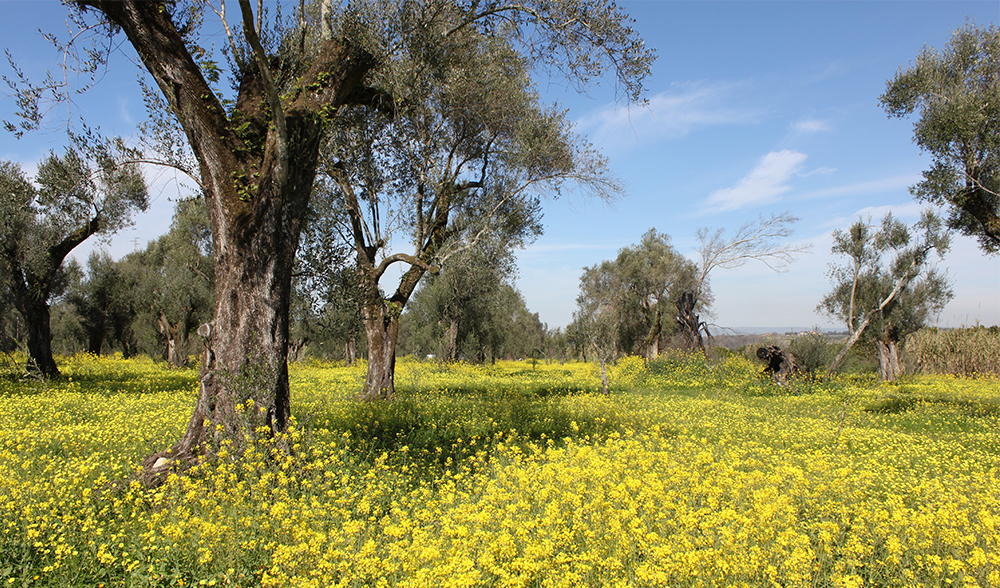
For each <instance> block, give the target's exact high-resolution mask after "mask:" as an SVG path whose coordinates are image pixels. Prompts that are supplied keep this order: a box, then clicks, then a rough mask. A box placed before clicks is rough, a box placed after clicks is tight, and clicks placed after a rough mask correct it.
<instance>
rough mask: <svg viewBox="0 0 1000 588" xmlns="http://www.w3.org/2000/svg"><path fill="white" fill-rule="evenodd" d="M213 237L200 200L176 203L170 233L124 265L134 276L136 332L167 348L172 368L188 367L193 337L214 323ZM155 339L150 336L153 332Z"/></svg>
mask: <svg viewBox="0 0 1000 588" xmlns="http://www.w3.org/2000/svg"><path fill="white" fill-rule="evenodd" d="M211 254H212V234H211V231H209V229H208V224H207V222H206V219H205V205H204V201H202V200H201V199H186V200H181V201H179V202H178V203H177V206H176V209H175V212H174V218H173V222H172V223H171V226H170V230H169V231H167V233H165V234H164V235H161V236H160V237H159V238H157V239H156V240H154V241H151V242H150V243H149V244H148V245H147V246H146V249H145V250H143V251H136V252H133V253H130V254H129V255H126V256H125V257H124V258H122V259H121V261H120V262H119V264H120V265H121V266H122V267H123V272H124V273H126V274H128V275H129V276H131V277H132V280H133V283H134V284H135V285H134V288H135V290H134V294H133V297H134V306H135V316H134V318H133V320H134V322H135V323H136V324H135V327H134V328H135V329H136V330H140V329H143V330H146V331H147V336H146V337H145V339H147V340H148V339H150V338H152V339H155V340H157V341H158V342H159V343H161V344H162V347H161V353H160V354H158V355H162V356H163V357H164V358H165V359H166V360H167V363H168V364H169V365H170V366H171V367H185V366H187V365H188V361H189V360H188V357H189V356H190V354H191V353H192V352H194V351H196V348H194V347H193V346H192V345H191V344H190V343H189V337H190V336H191V335H193V334H194V331H195V330H196V329H197V328H198V326H199V325H201V324H204V323H205V322H207V321H208V320H210V319H211V311H212V302H213V300H212V295H213V289H214V282H215V278H214V275H215V268H214V264H213V261H212V255H211ZM151 329H152V330H154V331H155V334H153V336H152V337H150V336H149V334H148V331H149V330H151Z"/></svg>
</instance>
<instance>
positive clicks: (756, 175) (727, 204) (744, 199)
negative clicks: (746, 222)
mask: <svg viewBox="0 0 1000 588" xmlns="http://www.w3.org/2000/svg"><path fill="white" fill-rule="evenodd" d="M806 157H807V155H806V154H805V153H800V152H798V151H790V150H788V149H785V150H782V151H772V152H771V153H768V154H767V155H765V156H764V157H762V158H760V160H759V161H757V165H755V166H754V168H753V169H752V170H751V171H750V173H749V174H747V175H746V176H744V177H743V179H742V180H740V181H739V182H737V183H736V185H735V186H733V187H731V188H723V189H721V190H716V191H715V192H713V193H712V195H711V196H709V197H708V200H706V201H705V205H704V207H703V208H704V209H706V210H711V211H716V212H721V211H725V210H736V209H739V208H743V207H745V206H756V205H761V204H769V203H771V202H776V201H777V200H778V197H779V196H780V195H781V194H784V193H785V192H787V191H789V190H791V189H792V187H791V186H789V185H788V184H787V182H788V180H789V179H791V178H792V177H793V176H795V175H796V174H798V173H799V171H800V170H801V169H802V162H804V161H805V160H806Z"/></svg>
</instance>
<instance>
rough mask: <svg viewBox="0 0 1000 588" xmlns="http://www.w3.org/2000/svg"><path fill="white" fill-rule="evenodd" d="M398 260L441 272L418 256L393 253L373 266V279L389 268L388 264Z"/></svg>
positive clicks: (434, 272)
mask: <svg viewBox="0 0 1000 588" xmlns="http://www.w3.org/2000/svg"><path fill="white" fill-rule="evenodd" d="M400 261H403V262H406V263H408V264H410V265H415V266H417V267H419V268H421V269H423V270H424V271H427V272H430V273H432V274H435V275H437V274H439V273H441V270H440V269H439V268H438V267H437V266H433V265H430V264H428V263H425V262H424V261H422V260H421V259H420V258H419V257H416V256H413V255H409V254H407V253H394V254H392V255H390V256H389V257H386V258H385V259H383V260H382V263H380V264H378V267H377V268H375V279H376V280H377V279H378V278H381V277H382V274H384V273H385V270H387V269H389V266H390V265H392V264H394V263H397V262H400Z"/></svg>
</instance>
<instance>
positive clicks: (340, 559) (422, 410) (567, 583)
mask: <svg viewBox="0 0 1000 588" xmlns="http://www.w3.org/2000/svg"><path fill="white" fill-rule="evenodd" d="M60 367H61V369H62V371H63V373H64V374H65V378H63V379H61V380H58V381H55V382H50V383H38V382H31V381H17V380H15V379H13V378H5V379H2V380H0V515H2V516H0V586H19V587H20V586H108V587H110V586H266V587H275V588H277V587H287V586H303V587H311V586H315V587H317V588H319V587H327V586H344V587H362V586H364V587H367V586H386V587H425V586H441V587H459V586H461V587H465V586H469V587H473V586H476V587H478V586H491V587H553V588H555V587H566V588H570V587H582V586H587V587H597V586H622V587H625V586H629V587H647V586H648V587H652V586H671V587H673V586H680V587H713V586H734V587H758V586H786V587H798V586H802V587H806V586H810V587H812V586H831V587H838V588H839V587H856V586H857V587H860V586H901V587H907V586H913V587H920V586H954V587H970V588H971V587H976V586H979V587H982V588H986V587H990V586H993V587H996V586H1000V492H998V491H997V489H998V488H1000V479H998V478H1000V435H998V433H1000V417H998V410H997V407H998V406H1000V381H998V380H996V379H960V378H951V377H945V376H925V377H920V378H915V379H910V380H907V381H905V382H903V383H901V384H897V385H887V384H879V383H877V382H873V381H870V380H866V379H863V378H860V379H858V378H855V379H849V378H840V379H830V378H820V379H819V380H817V381H812V382H806V383H793V384H791V385H789V386H787V387H777V386H775V385H774V384H772V383H771V382H770V381H769V380H767V379H765V378H761V377H760V375H759V371H760V370H759V367H758V366H757V365H755V364H753V363H751V362H748V361H747V360H745V359H743V358H740V357H736V356H733V357H730V358H728V359H726V360H725V361H724V362H722V363H721V364H718V365H714V366H706V365H705V364H704V362H703V361H701V360H700V359H699V358H698V357H696V356H687V355H683V354H676V355H670V356H666V357H664V358H663V359H661V360H658V361H657V362H653V364H651V365H649V366H647V365H646V363H645V362H644V361H643V360H642V359H641V358H625V359H623V360H620V361H619V362H618V363H617V365H615V366H612V367H611V369H610V370H609V375H610V378H611V383H612V393H611V394H609V395H607V396H605V395H601V394H599V393H598V390H599V388H600V383H599V374H598V372H597V370H596V368H595V367H594V366H593V365H590V364H582V363H567V364H565V365H560V364H558V363H554V362H553V363H548V364H546V363H544V362H497V364H495V365H491V366H475V365H468V364H450V365H439V364H436V363H424V362H419V361H415V360H413V359H411V358H401V359H400V361H399V363H398V365H397V382H398V389H399V394H398V398H397V399H396V400H394V401H391V402H383V403H369V404H366V403H360V402H358V401H357V400H356V392H357V391H358V388H359V386H360V383H361V382H362V381H363V376H364V365H363V364H361V365H355V366H353V367H338V366H335V365H333V364H325V363H321V362H310V363H305V364H297V365H293V366H292V368H291V378H292V406H293V412H294V419H293V420H294V424H293V426H292V428H291V430H290V432H289V434H288V439H287V440H283V442H282V443H263V444H259V445H250V446H249V448H248V449H246V450H245V451H243V452H242V453H241V454H239V455H236V452H235V450H233V448H231V447H227V446H225V445H224V446H223V447H221V448H220V449H219V452H218V455H217V459H215V460H213V461H210V462H205V463H203V464H202V465H200V466H198V467H197V468H195V469H194V470H193V471H191V472H189V475H185V476H177V475H172V476H171V477H170V478H169V479H168V480H167V482H166V484H164V485H163V486H161V487H160V488H157V489H155V490H147V489H144V488H142V487H141V486H140V485H139V484H138V483H137V482H134V481H132V480H133V475H134V473H135V467H136V464H138V462H139V460H140V459H141V458H142V457H143V456H144V455H146V454H148V453H150V452H152V451H155V450H157V449H161V448H163V447H166V446H168V445H169V444H170V443H171V442H172V441H173V440H175V439H176V438H177V437H178V436H179V435H180V433H181V432H182V430H183V427H184V426H185V424H186V421H187V418H188V417H189V415H190V411H191V408H192V406H193V403H194V400H195V391H196V385H195V382H196V373H195V372H194V371H190V370H188V371H183V370H181V371H178V370H166V369H164V368H163V367H161V366H160V365H158V364H156V363H154V362H152V361H150V360H128V361H126V360H122V359H121V358H118V357H111V358H96V357H92V356H76V357H73V358H68V359H65V360H64V361H63V363H62V364H61V366H60ZM866 409H867V410H866ZM278 447H282V448H285V447H290V448H291V451H285V450H279V449H278Z"/></svg>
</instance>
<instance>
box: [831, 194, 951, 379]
mask: <svg viewBox="0 0 1000 588" xmlns="http://www.w3.org/2000/svg"><path fill="white" fill-rule="evenodd" d="M915 233H916V234H915ZM833 238H834V244H833V248H832V251H833V253H836V254H840V255H845V256H847V258H848V260H849V262H848V263H847V264H846V265H843V266H839V265H832V266H831V267H830V276H831V278H832V280H833V283H834V289H833V292H831V293H830V294H827V295H826V296H825V297H824V298H823V300H822V302H820V304H819V306H818V307H817V310H818V311H821V312H825V313H826V314H827V315H829V316H832V317H835V318H838V319H840V320H842V321H844V323H845V324H846V325H847V330H848V332H849V333H850V337H849V338H848V340H847V342H846V343H845V344H844V346H843V347H842V348H841V350H840V351H839V352H838V353H837V356H836V357H835V358H834V359H833V362H832V363H831V364H830V367H829V371H830V372H831V373H834V372H836V371H837V370H838V369H839V368H840V364H841V362H842V361H843V359H844V357H845V356H846V355H847V352H848V351H850V349H851V348H852V347H853V346H854V344H855V343H857V342H858V341H859V340H862V338H863V337H865V336H866V334H867V340H869V341H871V342H872V343H873V344H874V345H875V348H876V351H877V355H878V361H879V373H880V375H881V377H882V378H883V379H885V380H893V379H895V378H896V377H897V376H899V375H900V373H901V368H900V365H899V352H898V348H899V342H900V341H901V340H902V339H903V338H904V337H905V336H906V335H907V334H909V333H912V332H914V331H916V330H917V329H919V328H920V327H922V326H923V325H924V324H925V323H926V321H927V319H928V318H929V317H930V316H931V315H932V314H934V313H936V312H939V311H940V310H941V309H942V308H944V305H945V304H947V303H948V301H949V300H950V299H951V297H952V292H951V289H950V288H949V287H948V282H947V280H946V279H945V277H944V276H943V275H941V274H939V273H937V271H936V270H935V269H934V268H932V267H930V264H929V262H930V253H931V252H932V251H936V252H937V254H938V256H939V257H940V256H943V255H944V253H945V252H946V251H947V250H948V246H949V239H948V236H947V234H946V233H944V232H943V231H942V223H941V220H940V219H939V218H938V217H937V216H935V215H934V214H933V213H931V212H929V211H925V212H924V213H923V214H922V215H921V218H920V221H919V222H917V223H916V225H914V227H913V228H912V229H911V228H910V227H907V226H906V225H905V224H904V223H902V222H900V221H899V220H896V219H895V218H893V216H892V214H891V213H890V214H887V215H886V216H885V217H884V218H883V219H882V224H881V226H880V227H879V228H878V229H877V230H875V228H874V227H872V226H871V225H870V224H869V223H867V222H865V221H863V220H861V219H859V220H858V221H857V222H855V223H854V224H852V225H851V227H850V229H848V230H847V231H846V232H844V231H839V230H838V231H835V232H834V234H833ZM887 254H891V255H892V258H891V259H890V260H888V261H887V262H884V261H883V259H884V257H885V256H886V255H887Z"/></svg>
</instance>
